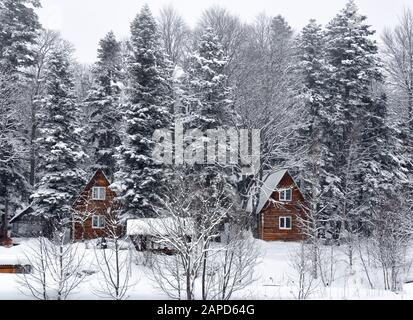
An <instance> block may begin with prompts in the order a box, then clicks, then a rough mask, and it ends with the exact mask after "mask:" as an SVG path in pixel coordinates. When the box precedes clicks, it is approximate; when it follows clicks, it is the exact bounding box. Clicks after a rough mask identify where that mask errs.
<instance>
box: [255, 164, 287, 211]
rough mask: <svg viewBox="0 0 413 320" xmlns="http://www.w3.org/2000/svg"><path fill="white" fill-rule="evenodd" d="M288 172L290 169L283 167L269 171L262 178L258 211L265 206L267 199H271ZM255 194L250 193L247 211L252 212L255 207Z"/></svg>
mask: <svg viewBox="0 0 413 320" xmlns="http://www.w3.org/2000/svg"><path fill="white" fill-rule="evenodd" d="M287 173H288V170H286V169H283V170H279V171H275V172H272V173H267V174H265V175H264V177H263V178H262V180H263V182H262V186H261V187H260V194H259V202H258V206H257V213H259V212H261V210H262V209H263V208H264V206H265V204H266V203H267V201H268V200H269V199H270V197H271V195H272V194H273V193H274V191H276V189H277V186H278V185H279V184H280V182H281V180H282V178H284V176H285V175H286V174H287ZM252 200H253V196H252V195H250V198H249V200H248V203H247V211H248V212H252V209H253V208H252V207H253V203H252Z"/></svg>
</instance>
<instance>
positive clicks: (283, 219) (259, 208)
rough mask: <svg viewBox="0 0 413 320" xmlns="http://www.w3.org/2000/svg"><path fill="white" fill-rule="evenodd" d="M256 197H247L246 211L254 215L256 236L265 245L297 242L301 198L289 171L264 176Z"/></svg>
mask: <svg viewBox="0 0 413 320" xmlns="http://www.w3.org/2000/svg"><path fill="white" fill-rule="evenodd" d="M258 189H259V192H258V197H250V200H249V202H248V205H247V211H249V212H250V213H252V212H255V213H256V215H257V216H256V218H257V220H256V221H257V223H256V228H257V230H256V236H257V238H259V239H261V240H264V241H300V240H304V239H305V235H304V234H303V232H302V231H301V230H300V223H299V218H300V217H303V216H304V214H305V211H304V196H303V194H302V193H301V191H300V189H299V187H298V185H297V184H296V183H295V181H294V179H293V178H292V177H291V175H290V173H289V172H288V170H280V171H277V172H273V173H269V174H266V175H264V177H263V183H262V186H260V187H259V188H258Z"/></svg>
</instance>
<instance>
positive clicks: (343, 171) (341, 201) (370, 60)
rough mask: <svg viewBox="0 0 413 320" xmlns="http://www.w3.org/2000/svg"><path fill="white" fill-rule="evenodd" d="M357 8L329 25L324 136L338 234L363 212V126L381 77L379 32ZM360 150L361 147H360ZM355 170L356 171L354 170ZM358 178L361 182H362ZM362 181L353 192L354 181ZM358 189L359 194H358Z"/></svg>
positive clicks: (346, 10) (351, 7)
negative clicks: (344, 224)
mask: <svg viewBox="0 0 413 320" xmlns="http://www.w3.org/2000/svg"><path fill="white" fill-rule="evenodd" d="M365 20H366V17H365V16H362V15H360V14H359V13H358V9H357V7H356V5H355V3H354V1H353V0H350V1H349V2H348V3H347V5H346V7H345V8H344V9H343V10H341V11H340V13H339V14H337V16H336V17H335V18H334V19H333V20H332V21H331V22H330V23H329V24H328V26H327V30H326V62H327V67H328V68H329V72H328V74H327V79H326V87H327V89H328V90H327V91H326V99H327V102H326V103H327V107H326V110H325V111H326V113H327V122H326V123H325V126H324V127H325V134H324V135H325V137H326V145H327V148H328V150H327V152H326V154H325V159H324V160H325V166H326V171H327V172H328V175H327V176H326V177H325V190H324V192H325V194H326V196H327V198H328V199H330V200H329V207H328V209H327V211H328V212H329V215H330V217H331V219H332V220H335V223H334V224H333V225H334V226H333V229H334V230H333V233H335V235H337V232H339V230H340V229H341V223H342V221H343V217H348V216H349V214H350V212H353V213H354V212H359V210H358V208H359V207H360V203H359V201H358V199H359V196H358V194H359V191H358V190H360V189H359V188H360V186H361V183H360V179H359V176H360V173H357V172H356V171H357V170H355V167H354V166H355V163H356V162H357V163H360V161H361V160H360V159H361V157H362V154H360V152H361V149H360V148H361V146H362V144H361V143H360V141H359V139H360V137H361V135H360V130H359V129H360V128H362V127H363V126H364V125H365V123H364V122H365V121H366V115H367V114H368V106H369V105H370V103H371V101H372V92H371V85H372V83H373V81H375V80H378V79H379V78H380V73H379V72H378V68H379V65H378V63H377V50H378V49H377V45H376V43H375V42H374V41H373V40H372V39H371V36H372V35H373V34H374V31H372V30H370V27H369V26H368V25H367V24H366V23H365ZM356 150H357V151H356ZM349 171H351V172H349ZM357 180H358V181H357ZM355 182H357V183H356V184H357V185H356V186H352V187H351V188H355V190H352V194H353V195H352V196H350V195H349V194H348V192H349V188H350V187H349V186H350V185H353V183H355ZM354 194H356V196H354Z"/></svg>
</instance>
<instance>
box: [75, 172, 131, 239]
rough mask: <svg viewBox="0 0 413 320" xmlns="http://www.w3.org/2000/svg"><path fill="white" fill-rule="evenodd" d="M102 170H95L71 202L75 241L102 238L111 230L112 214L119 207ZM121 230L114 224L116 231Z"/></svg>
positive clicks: (120, 231) (112, 226)
mask: <svg viewBox="0 0 413 320" xmlns="http://www.w3.org/2000/svg"><path fill="white" fill-rule="evenodd" d="M109 186H110V182H109V180H108V178H107V177H106V175H105V174H104V172H103V171H102V170H100V169H99V170H97V171H96V172H95V174H94V175H93V176H92V178H91V179H90V180H89V182H88V183H87V184H86V186H85V187H84V189H83V191H82V192H81V193H80V195H79V196H78V198H77V199H76V201H75V202H74V203H73V206H72V208H73V212H74V217H73V223H72V224H73V226H72V238H73V240H75V241H80V240H91V239H97V238H104V237H107V236H108V235H110V233H111V232H113V228H114V225H113V224H114V223H115V222H114V220H115V219H114V214H115V212H116V211H117V210H118V209H120V205H119V203H118V202H117V201H116V200H115V197H116V194H115V192H114V191H113V190H112V189H111V188H109ZM122 232H123V231H122V230H121V228H120V227H118V226H116V233H119V234H121V233H122Z"/></svg>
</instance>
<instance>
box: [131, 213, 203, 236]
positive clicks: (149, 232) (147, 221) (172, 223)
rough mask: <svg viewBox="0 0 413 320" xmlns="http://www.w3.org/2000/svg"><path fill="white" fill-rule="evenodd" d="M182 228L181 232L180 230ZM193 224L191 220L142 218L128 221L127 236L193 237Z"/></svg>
mask: <svg viewBox="0 0 413 320" xmlns="http://www.w3.org/2000/svg"><path fill="white" fill-rule="evenodd" d="M181 228H182V230H181ZM194 230H195V222H194V220H193V219H192V218H175V217H168V218H144V219H129V220H128V221H127V224H126V234H127V235H128V236H133V235H142V236H157V235H158V236H159V235H162V236H166V235H168V234H171V233H177V234H182V233H184V234H185V235H188V236H190V235H193V233H194Z"/></svg>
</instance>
